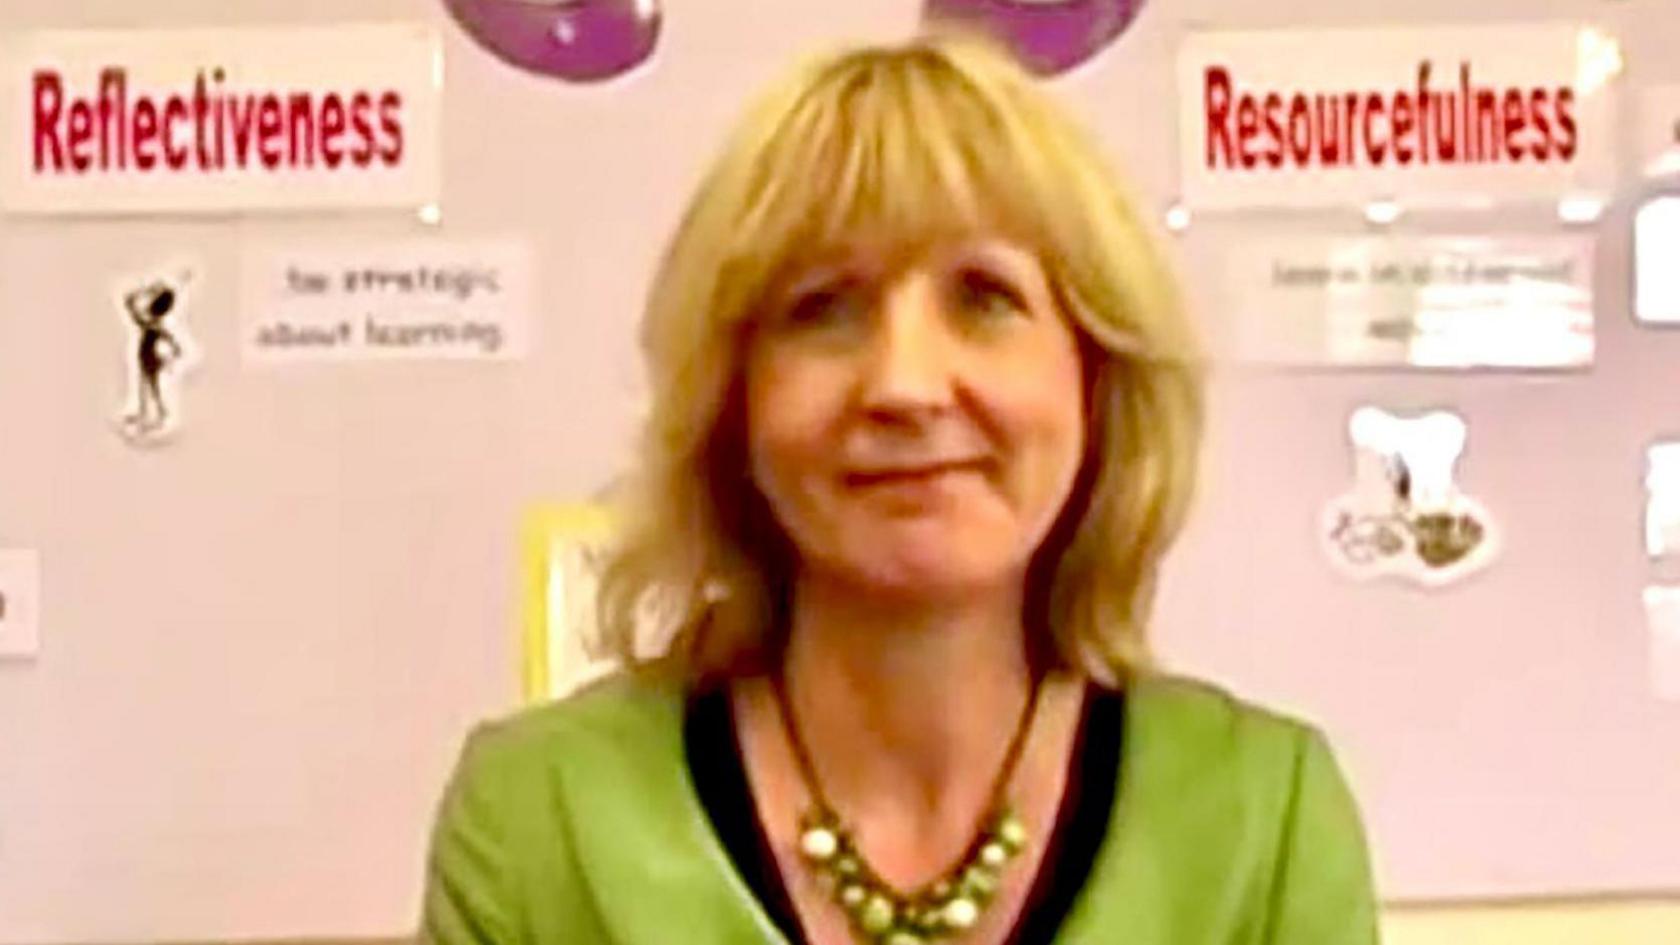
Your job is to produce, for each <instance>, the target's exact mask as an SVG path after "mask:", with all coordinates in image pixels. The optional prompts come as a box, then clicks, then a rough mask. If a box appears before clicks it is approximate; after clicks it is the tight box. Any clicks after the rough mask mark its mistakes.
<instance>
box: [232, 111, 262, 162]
mask: <svg viewBox="0 0 1680 945" xmlns="http://www.w3.org/2000/svg"><path fill="white" fill-rule="evenodd" d="M228 110H229V111H230V112H231V113H232V115H231V118H232V120H233V160H234V163H236V164H238V165H239V166H240V167H245V166H247V165H248V164H249V163H250V157H251V142H252V141H253V140H254V138H253V135H252V133H251V132H252V129H253V127H254V126H255V124H256V117H257V100H256V99H255V98H252V97H251V96H249V95H241V96H239V97H237V98H234V99H232V100H231V101H229V102H228Z"/></svg>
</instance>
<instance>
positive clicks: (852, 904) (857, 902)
mask: <svg viewBox="0 0 1680 945" xmlns="http://www.w3.org/2000/svg"><path fill="white" fill-rule="evenodd" d="M868 897H869V893H868V892H866V891H865V890H864V888H863V887H862V886H859V885H858V884H857V883H846V884H844V885H842V886H841V887H840V894H839V897H838V898H839V899H840V904H841V905H842V906H845V907H846V908H847V909H856V908H857V907H859V906H861V905H863V901H864V900H865V899H867V898H868Z"/></svg>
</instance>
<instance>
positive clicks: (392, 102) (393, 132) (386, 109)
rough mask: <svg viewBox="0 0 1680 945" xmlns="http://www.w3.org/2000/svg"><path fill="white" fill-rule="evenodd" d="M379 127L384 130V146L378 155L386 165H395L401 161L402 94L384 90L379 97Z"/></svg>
mask: <svg viewBox="0 0 1680 945" xmlns="http://www.w3.org/2000/svg"><path fill="white" fill-rule="evenodd" d="M379 127H380V129H381V130H383V131H384V132H385V147H383V148H381V149H380V150H379V157H380V159H382V160H383V161H384V162H385V166H387V167H396V166H397V165H398V164H399V163H401V162H402V153H403V126H402V96H401V95H400V94H398V93H396V92H386V93H385V94H384V95H382V96H380V97H379Z"/></svg>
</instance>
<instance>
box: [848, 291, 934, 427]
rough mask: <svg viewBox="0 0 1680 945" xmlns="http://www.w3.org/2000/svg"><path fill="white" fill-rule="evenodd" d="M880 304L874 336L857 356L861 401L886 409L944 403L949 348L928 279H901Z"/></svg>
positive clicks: (916, 409)
mask: <svg viewBox="0 0 1680 945" xmlns="http://www.w3.org/2000/svg"><path fill="white" fill-rule="evenodd" d="M880 304H881V310H880V312H879V313H878V319H877V322H876V330H875V332H874V337H873V338H872V339H871V342H870V344H869V345H868V347H867V349H866V351H865V353H864V356H863V357H864V364H863V370H862V377H861V392H860V393H861V397H862V401H863V406H864V407H865V409H867V410H870V411H873V412H889V413H905V412H919V411H926V410H936V409H939V408H941V407H945V406H947V405H948V404H949V403H950V401H951V397H952V372H953V368H954V364H953V363H952V356H953V354H954V352H953V351H952V350H951V345H950V340H951V339H949V338H948V337H947V334H948V333H947V331H946V329H945V324H944V319H943V318H942V317H941V315H940V309H939V298H938V294H937V292H936V291H935V289H934V286H933V285H932V280H930V279H927V278H913V279H907V280H904V281H902V282H900V283H899V284H897V285H895V286H893V287H892V288H891V290H890V291H889V292H887V293H886V294H885V295H884V296H883V297H882V299H881V303H880Z"/></svg>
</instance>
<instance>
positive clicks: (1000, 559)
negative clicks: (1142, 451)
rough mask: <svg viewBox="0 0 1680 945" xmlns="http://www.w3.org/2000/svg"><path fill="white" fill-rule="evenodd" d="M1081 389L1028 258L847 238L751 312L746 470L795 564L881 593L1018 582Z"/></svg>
mask: <svg viewBox="0 0 1680 945" xmlns="http://www.w3.org/2000/svg"><path fill="white" fill-rule="evenodd" d="M1083 389H1084V383H1083V380H1082V376H1081V365H1080V357H1079V347H1078V342H1077V340H1076V336H1075V334H1074V330H1073V328H1072V326H1071V325H1069V323H1068V321H1067V319H1066V317H1065V316H1064V315H1063V314H1062V312H1061V310H1060V306H1059V305H1058V304H1057V303H1056V300H1055V296H1054V294H1053V292H1052V291H1051V288H1050V285H1049V282H1048V279H1047V277H1046V275H1045V273H1044V271H1043V269H1042V268H1041V267H1040V265H1039V263H1038V261H1037V259H1036V258H1035V256H1034V255H1033V254H1032V253H1031V252H1030V251H1028V250H1026V249H1025V248H1023V247H1021V246H1019V245H1017V244H1014V243H1011V242H1009V241H1007V240H1003V239H1001V238H988V237H974V238H969V239H964V240H959V241H952V242H947V243H944V244H939V245H936V246H934V247H933V248H932V249H931V250H929V251H927V252H924V253H921V254H918V256H917V257H916V258H914V259H910V260H905V259H898V258H885V256H884V255H883V254H880V253H872V252H871V251H870V248H869V247H868V246H861V247H858V248H855V249H854V250H852V251H850V252H847V253H844V254H841V255H839V256H837V257H834V258H830V259H827V260H825V261H823V262H820V263H818V264H815V265H812V266H810V267H808V268H806V269H804V270H802V271H800V272H798V273H796V274H795V275H794V276H793V278H792V279H790V280H788V281H787V283H786V284H785V285H783V286H781V287H779V288H778V289H777V290H776V291H774V292H773V293H772V294H771V297H770V299H769V300H768V304H767V305H766V306H765V308H764V310H763V311H762V313H761V317H760V320H759V322H758V323H757V325H756V327H755V329H754V332H753V335H752V338H751V342H750V344H749V347H748V354H747V359H746V410H747V442H748V451H749V455H750V465H751V470H752V476H753V480H754V482H755V483H756V485H757V486H758V488H759V490H760V491H761V492H762V493H763V494H764V496H765V498H766V499H767V500H768V502H769V504H770V507H771V509H772V510H773V512H774V513H775V516H776V518H777V520H778V522H779V523H780V524H781V526H782V528H783V529H784V530H785V531H786V532H787V533H788V535H789V536H790V538H791V539H792V541H793V543H794V545H795V547H796V548H797V550H798V553H799V556H800V566H801V568H803V569H806V570H807V571H819V572H822V573H823V574H824V575H825V576H828V577H832V578H838V579H840V580H842V581H845V582H847V583H851V584H856V585H859V586H860V590H861V589H868V590H869V591H871V592H883V593H887V594H889V595H893V596H905V595H909V596H917V597H927V596H935V595H942V594H951V593H972V592H976V591H981V590H985V589H989V588H997V587H1001V586H1005V585H1007V584H1008V583H1009V582H1020V581H1021V580H1022V579H1023V577H1024V575H1025V572H1026V568H1027V564H1028V562H1029V561H1030V560H1031V557H1032V554H1033V551H1034V550H1035V549H1036V548H1037V547H1038V545H1039V543H1040V542H1041V541H1042V540H1043V539H1044V536H1045V534H1046V533H1047V532H1048V531H1049V529H1050V527H1051V525H1052V524H1053V522H1054V521H1055V519H1056V516H1057V513H1059V512H1060V511H1061V509H1062V506H1063V504H1064V502H1065V500H1066V499H1067V496H1068V492H1069V490H1070V489H1071V488H1072V484H1073V480H1074V477H1075V475H1076V473H1077V471H1078V467H1079V463H1080V458H1081V456H1082V455H1083V452H1084V435H1085V416H1084V415H1085V404H1084V394H1083Z"/></svg>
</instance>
